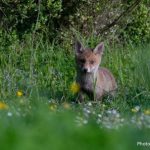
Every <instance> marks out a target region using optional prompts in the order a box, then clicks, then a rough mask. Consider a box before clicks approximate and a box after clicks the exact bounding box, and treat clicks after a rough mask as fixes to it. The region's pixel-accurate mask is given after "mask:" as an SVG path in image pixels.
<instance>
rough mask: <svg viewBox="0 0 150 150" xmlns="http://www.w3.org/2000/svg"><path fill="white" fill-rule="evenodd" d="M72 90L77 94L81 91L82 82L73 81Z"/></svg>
mask: <svg viewBox="0 0 150 150" xmlns="http://www.w3.org/2000/svg"><path fill="white" fill-rule="evenodd" d="M70 90H71V92H72V93H73V94H76V93H78V92H79V91H80V84H79V83H77V82H73V83H72V84H71V86H70Z"/></svg>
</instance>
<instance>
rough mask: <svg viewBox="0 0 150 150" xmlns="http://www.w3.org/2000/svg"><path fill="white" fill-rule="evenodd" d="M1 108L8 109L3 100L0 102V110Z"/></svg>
mask: <svg viewBox="0 0 150 150" xmlns="http://www.w3.org/2000/svg"><path fill="white" fill-rule="evenodd" d="M3 109H8V105H7V104H5V103H4V102H0V110H3Z"/></svg>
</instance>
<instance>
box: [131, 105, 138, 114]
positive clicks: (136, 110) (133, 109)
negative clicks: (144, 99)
mask: <svg viewBox="0 0 150 150" xmlns="http://www.w3.org/2000/svg"><path fill="white" fill-rule="evenodd" d="M139 110H140V106H135V107H134V108H132V109H131V111H132V112H134V113H136V112H138V111H139Z"/></svg>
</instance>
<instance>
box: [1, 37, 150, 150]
mask: <svg viewBox="0 0 150 150" xmlns="http://www.w3.org/2000/svg"><path fill="white" fill-rule="evenodd" d="M82 40H83V43H84V44H85V45H89V46H90V47H94V46H96V45H97V44H98V42H99V40H98V39H97V38H96V39H95V37H90V38H88V39H85V38H83V39H82ZM5 42H6V41H5ZM104 42H105V51H104V55H103V59H102V64H101V66H104V67H107V68H108V69H110V70H111V71H112V72H113V74H114V76H115V78H116V80H117V83H118V92H117V95H116V97H115V98H114V100H113V101H110V100H109V98H106V99H105V100H104V101H103V103H99V102H98V103H96V104H92V103H87V102H85V103H83V104H81V105H77V104H74V103H71V102H72V101H73V100H74V99H75V98H76V95H73V94H72V93H71V92H70V84H71V83H72V82H73V81H74V80H75V76H76V70H75V61H74V51H73V47H72V46H71V44H70V43H68V44H67V45H65V44H64V43H65V42H64V43H58V41H57V40H55V41H53V42H49V41H47V40H43V38H42V36H33V35H28V36H27V37H25V39H24V40H23V41H22V42H19V41H14V42H12V43H11V44H9V45H5V46H4V44H3V45H1V51H0V68H1V69H0V98H1V101H3V102H5V103H6V104H7V105H8V106H9V109H6V110H0V129H1V134H0V143H1V147H2V149H4V150H5V149H6V150H7V149H10V148H11V149H15V150H17V149H18V150H20V149H21V150H24V149H41V148H43V149H62V150H63V149H74V148H75V147H76V149H100V148H102V149H118V150H119V149H122V150H124V149H140V147H137V145H136V144H137V143H136V142H137V141H147V140H148V137H149V134H148V129H147V128H150V118H149V115H148V113H149V109H150V107H149V100H150V91H149V90H150V89H149V88H150V79H149V77H150V61H149V58H150V52H149V48H150V45H147V46H145V47H134V46H132V45H128V46H126V47H124V46H121V45H120V46H115V45H109V44H108V42H107V41H104ZM18 90H21V91H22V92H23V96H22V97H18V96H16V92H17V91H18ZM137 106H138V107H139V108H140V109H139V110H137V112H136V109H135V107H136V108H138V107H137ZM1 107H2V106H1ZM147 109H148V111H147V112H146V115H145V113H144V111H145V110H147ZM132 110H133V112H132ZM137 127H138V128H140V129H138V128H137ZM107 128H109V129H107ZM141 129H142V130H141Z"/></svg>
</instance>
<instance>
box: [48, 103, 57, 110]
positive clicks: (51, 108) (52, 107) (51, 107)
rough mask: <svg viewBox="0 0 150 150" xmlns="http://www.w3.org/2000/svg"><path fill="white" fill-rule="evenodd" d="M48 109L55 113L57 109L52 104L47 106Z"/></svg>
mask: <svg viewBox="0 0 150 150" xmlns="http://www.w3.org/2000/svg"><path fill="white" fill-rule="evenodd" d="M49 109H50V110H52V111H55V110H56V109H57V105H56V104H53V103H52V104H50V105H49Z"/></svg>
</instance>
